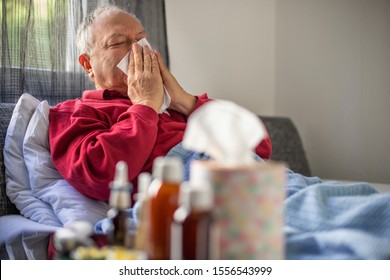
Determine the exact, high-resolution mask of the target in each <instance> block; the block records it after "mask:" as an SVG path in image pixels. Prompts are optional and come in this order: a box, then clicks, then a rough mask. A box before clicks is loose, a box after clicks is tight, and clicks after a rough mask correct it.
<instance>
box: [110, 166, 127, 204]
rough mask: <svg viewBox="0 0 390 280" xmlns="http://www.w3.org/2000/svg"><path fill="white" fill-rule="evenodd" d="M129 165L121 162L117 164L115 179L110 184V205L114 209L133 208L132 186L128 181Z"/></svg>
mask: <svg viewBox="0 0 390 280" xmlns="http://www.w3.org/2000/svg"><path fill="white" fill-rule="evenodd" d="M128 178H129V177H128V171H127V164H126V162H124V161H119V162H118V163H117V164H116V169H115V179H114V181H112V182H111V184H110V188H111V191H110V200H109V204H110V206H111V207H113V208H118V209H122V210H123V209H126V208H129V207H130V206H131V202H130V192H131V189H132V184H131V183H130V182H129V179H128Z"/></svg>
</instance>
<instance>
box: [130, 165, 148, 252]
mask: <svg viewBox="0 0 390 280" xmlns="http://www.w3.org/2000/svg"><path fill="white" fill-rule="evenodd" d="M151 181H152V176H151V174H149V173H147V172H143V173H141V174H139V175H138V193H137V195H136V201H137V202H136V205H137V204H138V205H137V206H138V208H136V207H135V206H134V209H135V210H137V211H136V213H135V215H136V219H137V232H136V235H135V249H137V250H140V251H143V252H146V251H147V240H148V234H149V228H150V226H149V222H150V221H149V208H150V207H149V199H148V196H147V194H148V189H149V186H150V183H151Z"/></svg>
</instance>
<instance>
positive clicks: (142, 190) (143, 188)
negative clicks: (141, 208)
mask: <svg viewBox="0 0 390 280" xmlns="http://www.w3.org/2000/svg"><path fill="white" fill-rule="evenodd" d="M151 182H152V176H151V174H150V173H147V172H142V173H141V174H139V175H138V193H137V200H143V199H145V197H146V194H147V192H148V188H149V186H150V183H151Z"/></svg>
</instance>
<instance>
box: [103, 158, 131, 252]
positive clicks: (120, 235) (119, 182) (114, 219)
mask: <svg viewBox="0 0 390 280" xmlns="http://www.w3.org/2000/svg"><path fill="white" fill-rule="evenodd" d="M110 188H111V190H110V199H109V205H110V207H111V209H110V210H109V211H108V213H107V215H108V217H109V218H111V228H110V230H109V233H108V236H107V237H108V240H107V241H108V243H109V244H110V245H113V246H123V247H128V248H130V247H132V246H133V245H134V244H133V243H134V241H133V240H134V237H131V236H130V235H129V218H128V214H127V209H128V208H129V207H131V202H130V193H131V189H132V185H131V183H130V182H129V180H128V171H127V164H126V163H125V162H124V161H119V162H118V163H117V164H116V170H115V179H114V181H112V182H111V184H110Z"/></svg>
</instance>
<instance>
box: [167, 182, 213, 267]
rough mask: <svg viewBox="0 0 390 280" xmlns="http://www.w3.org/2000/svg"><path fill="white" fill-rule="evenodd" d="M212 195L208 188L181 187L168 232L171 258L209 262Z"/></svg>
mask: <svg viewBox="0 0 390 280" xmlns="http://www.w3.org/2000/svg"><path fill="white" fill-rule="evenodd" d="M212 199H213V197H212V192H211V190H210V188H209V186H202V187H200V186H193V185H190V184H189V183H185V184H182V186H181V189H180V199H179V201H180V207H179V208H178V209H177V210H176V211H175V213H174V220H173V224H172V229H171V231H172V232H171V234H172V235H171V240H172V242H177V243H176V244H172V247H171V248H172V258H174V259H183V260H208V259H210V258H211V254H210V248H211V244H210V242H211V241H210V240H211V229H212V224H213V216H212V211H211V208H212V203H213V201H212Z"/></svg>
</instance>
